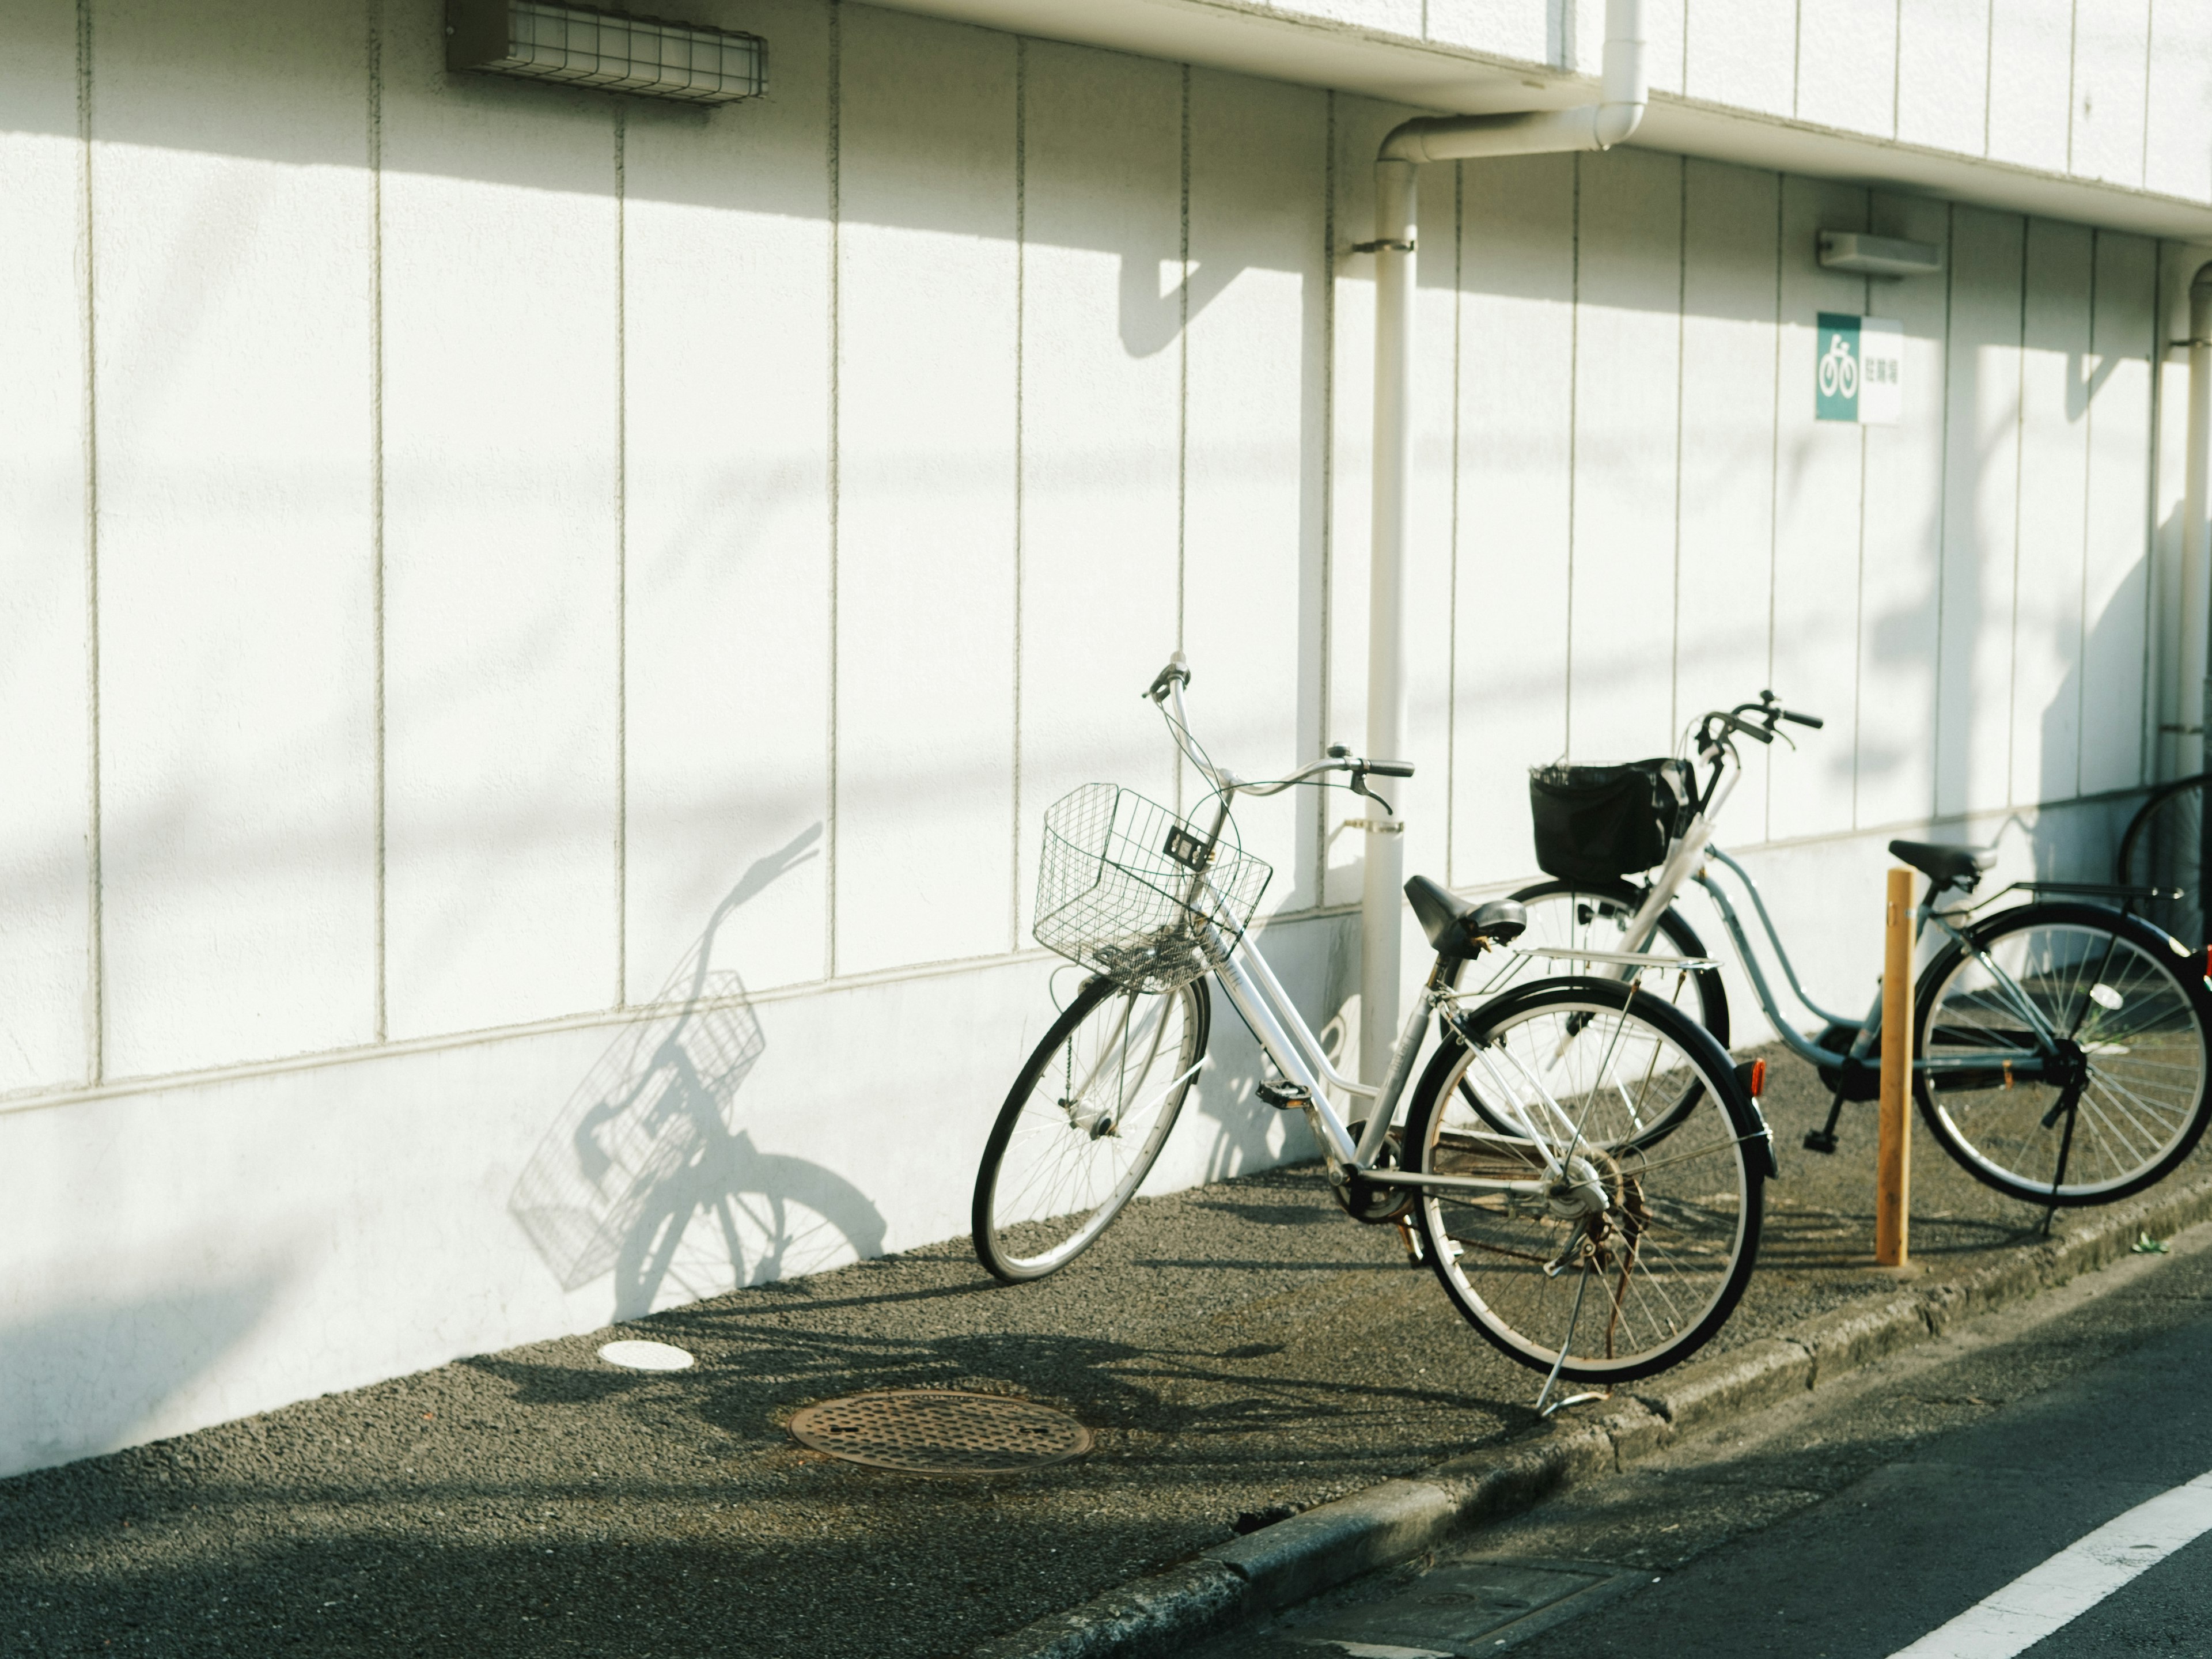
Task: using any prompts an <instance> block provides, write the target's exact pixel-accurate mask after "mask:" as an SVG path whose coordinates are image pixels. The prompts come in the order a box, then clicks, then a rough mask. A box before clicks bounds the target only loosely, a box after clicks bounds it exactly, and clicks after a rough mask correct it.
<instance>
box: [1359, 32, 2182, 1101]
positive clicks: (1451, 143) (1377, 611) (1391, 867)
mask: <svg viewBox="0 0 2212 1659" xmlns="http://www.w3.org/2000/svg"><path fill="white" fill-rule="evenodd" d="M1648 95H1649V89H1648V85H1647V82H1646V81H1645V78H1644V0H1606V9H1605V76H1604V81H1603V84H1602V90H1601V93H1600V95H1599V101H1598V102H1596V103H1595V104H1586V105H1583V106H1582V107H1580V108H1579V109H1567V110H1538V111H1530V112H1525V113H1519V114H1510V115H1444V116H1431V117H1425V118H1422V119H1419V120H1415V121H1408V122H1407V123H1406V124H1405V125H1403V126H1401V127H1399V128H1398V129H1397V130H1396V131H1394V132H1392V133H1391V134H1390V136H1389V137H1387V138H1385V139H1384V140H1383V149H1382V152H1381V154H1380V155H1377V156H1376V161H1375V240H1374V241H1373V242H1371V243H1368V244H1365V245H1364V246H1363V248H1362V249H1361V250H1360V251H1362V252H1371V253H1373V254H1374V255H1375V509H1374V518H1373V528H1372V546H1371V550H1370V572H1369V579H1368V583H1369V585H1368V594H1369V605H1370V609H1369V611H1368V641H1367V752H1368V754H1369V755H1370V756H1372V757H1376V758H1377V759H1383V760H1395V759H1399V758H1401V757H1402V756H1403V754H1404V750H1405V738H1406V662H1405V654H1404V641H1405V634H1406V577H1405V553H1406V513H1407V502H1408V498H1409V496H1410V495H1411V493H1412V483H1413V459H1412V456H1411V454H1410V453H1409V450H1408V445H1407V438H1408V428H1410V427H1411V425H1412V423H1413V398H1412V393H1411V366H1412V363H1413V278H1414V270H1415V267H1414V263H1413V262H1414V258H1415V257H1416V256H1415V252H1414V246H1415V244H1416V242H1417V241H1418V240H1419V236H1418V234H1417V231H1418V228H1417V226H1416V225H1415V223H1414V200H1415V195H1416V191H1415V181H1416V179H1418V177H1419V167H1420V164H1421V163H1422V162H1424V161H1462V160H1466V159H1469V158H1472V157H1475V156H1481V155H1537V154H1541V153H1543V152H1547V151H1554V150H1576V149H1609V148H1611V147H1612V146H1613V145H1614V144H1617V143H1620V142H1621V140H1622V139H1624V138H1626V137H1628V135H1629V134H1630V133H1632V132H1633V131H1636V125H1637V123H1638V122H1639V121H1641V120H1642V119H1643V118H1644V102H1645V100H1646V99H1647V97H1648ZM2191 362H2192V363H2193V362H2195V359H2194V358H2192V359H2191ZM2193 384H2194V382H2192V385H2193ZM2195 407H2196V405H2195V404H2191V409H2192V410H2194V408H2195ZM2192 476H2195V475H2192ZM2199 499H2200V500H2201V497H2200V498H2199ZM1368 822H1369V823H1370V826H1371V827H1370V829H1369V830H1368V832H1367V836H1368V839H1367V859H1366V867H1365V871H1364V878H1363V884H1362V888H1361V904H1360V930H1359V939H1360V990H1359V1006H1360V1019H1359V1070H1360V1076H1361V1079H1362V1080H1364V1081H1365V1082H1367V1083H1370V1084H1376V1085H1380V1084H1381V1083H1382V1082H1383V1079H1384V1078H1385V1077H1386V1076H1387V1075H1388V1074H1389V1068H1390V1057H1391V1054H1392V1050H1393V1048H1394V1047H1395V1044H1396V1042H1397V1039H1398V963H1399V935H1400V916H1401V905H1402V904H1403V899H1402V897H1401V892H1400V889H1401V886H1402V884H1403V883H1404V881H1405V874H1406V868H1405V866H1406V854H1405V837H1404V835H1403V830H1404V828H1405V826H1404V824H1403V823H1402V822H1401V820H1400V819H1398V818H1397V817H1370V819H1369V820H1368Z"/></svg>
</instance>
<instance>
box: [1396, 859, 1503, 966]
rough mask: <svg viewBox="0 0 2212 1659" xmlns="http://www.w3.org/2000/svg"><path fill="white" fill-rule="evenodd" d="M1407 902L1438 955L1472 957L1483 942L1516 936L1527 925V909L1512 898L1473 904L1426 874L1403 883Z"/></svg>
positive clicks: (1498, 941)
mask: <svg viewBox="0 0 2212 1659" xmlns="http://www.w3.org/2000/svg"><path fill="white" fill-rule="evenodd" d="M1406 902H1407V903H1409V904H1411V905H1412V906H1413V915H1414V916H1415V917H1416V918H1417V919H1418V920H1419V922H1420V924H1421V931H1422V932H1423V933H1426V934H1427V935H1428V936H1429V943H1430V945H1432V946H1433V947H1435V950H1436V952H1437V955H1438V956H1445V957H1471V956H1474V954H1475V953H1476V952H1477V951H1480V950H1481V949H1482V947H1483V946H1484V945H1488V944H1492V943H1493V942H1494V943H1498V944H1503V943H1504V941H1505V940H1507V939H1515V938H1517V937H1519V935H1520V933H1521V931H1522V929H1523V928H1525V927H1528V911H1526V910H1525V909H1523V908H1522V907H1521V906H1519V905H1517V904H1516V903H1515V902H1513V901H1512V900H1511V899H1492V900H1491V901H1490V902H1489V903H1487V904H1472V903H1469V902H1468V901H1467V900H1465V899H1463V898H1455V897H1454V896H1452V894H1451V893H1449V891H1447V890H1445V889H1444V888H1443V886H1442V885H1441V884H1438V883H1436V882H1433V881H1431V880H1430V879H1429V878H1427V877H1426V876H1414V877H1413V878H1411V879H1409V880H1408V881H1407V883H1406Z"/></svg>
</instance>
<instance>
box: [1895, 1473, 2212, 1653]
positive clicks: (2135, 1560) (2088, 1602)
mask: <svg viewBox="0 0 2212 1659" xmlns="http://www.w3.org/2000/svg"><path fill="white" fill-rule="evenodd" d="M2208 1532H2212V1470H2207V1471H2206V1472H2205V1473H2204V1474H2200V1475H2198V1476H2197V1479H2195V1480H2191V1482H2189V1483H2188V1485H2186V1486H2176V1487H2174V1488H2173V1489H2172V1491H2170V1492H2160V1494H2159V1495H2158V1496H2157V1497H2155V1498H2152V1499H2151V1500H2150V1501H2149V1502H2148V1503H2147V1504H2136V1506H2135V1508H2133V1509H2131V1510H2129V1511H2128V1512H2127V1513H2126V1514H2125V1515H2123V1516H2116V1517H2115V1518H2113V1519H2112V1520H2110V1521H2107V1522H2106V1523H2105V1524H2104V1525H2103V1526H2101V1527H2100V1528H2097V1530H2096V1531H2094V1532H2093V1533H2091V1534H2089V1535H2088V1536H2087V1537H2086V1538H2077V1539H2075V1541H2074V1542H2072V1543H2070V1544H2069V1545H2068V1546H2067V1547H2065V1548H2064V1549H2063V1550H2061V1551H2059V1552H2058V1553H2057V1554H2056V1555H2054V1556H2052V1557H2051V1559H2049V1560H2048V1561H2045V1563H2044V1564H2043V1565H2041V1566H2039V1567H2032V1568H2030V1569H2029V1570H2028V1571H2026V1572H2024V1573H2022V1574H2021V1576H2020V1577H2017V1578H2015V1579H2014V1580H2013V1581H2012V1583H2009V1584H2007V1585H2006V1586H2005V1587H2004V1588H2003V1589H2001V1590H1999V1591H1997V1592H1996V1594H1995V1595H1991V1596H1990V1597H1989V1598H1988V1599H1987V1600H1985V1601H1981V1602H1979V1603H1978V1604H1977V1605H1976V1606H1973V1607H1968V1608H1967V1609H1966V1612H1964V1613H1960V1615H1959V1616H1958V1617H1957V1618H1956V1619H1954V1620H1952V1621H1951V1622H1950V1623H1949V1624H1948V1625H1945V1626H1942V1627H1940V1628H1939V1629H1936V1630H1932V1631H1929V1632H1928V1634H1927V1635H1925V1636H1923V1637H1922V1638H1920V1639H1919V1640H1918V1641H1917V1642H1915V1643H1914V1644H1912V1645H1911V1647H1909V1648H1899V1650H1897V1651H1896V1652H1895V1653H1893V1654H1892V1655H1891V1656H1890V1659H2011V1656H2013V1655H2014V1654H2015V1653H2021V1652H2024V1651H2026V1650H2027V1649H2029V1648H2032V1647H2033V1646H2034V1645H2035V1644H2037V1643H2038V1642H2040V1641H2041V1640H2042V1639H2043V1638H2045V1637H2046V1636H2048V1635H2050V1634H2051V1632H2053V1631H2055V1630H2057V1629H2058V1628H2059V1627H2060V1626H2063V1625H2066V1624H2069V1623H2071V1622H2072V1621H2073V1620H2076V1619H2078V1618H2080V1617H2081V1615H2082V1614H2083V1613H2087V1612H2088V1610H2089V1609H2090V1608H2091V1607H2095V1606H2096V1605H2097V1603H2098V1602H2100V1601H2103V1600H2104V1599H2105V1598H2106V1596H2108V1595H2111V1594H2112V1592H2113V1591H2114V1590H2117V1589H2120V1588H2122V1587H2123V1586H2124V1585H2125V1584H2127V1583H2130V1581H2131V1580H2133V1579H2134V1578H2135V1577H2136V1574H2138V1573H2140V1572H2142V1571H2146V1570H2147V1569H2148V1568H2151V1567H2154V1566H2156V1565H2158V1564H2159V1563H2160V1562H2161V1561H2163V1560H2165V1559H2166V1557H2167V1556H2169V1555H2171V1554H2172V1553H2174V1551H2176V1550H2178V1549H2179V1548H2181V1547H2183V1546H2184V1545H2186V1544H2189V1543H2191V1542H2193V1541H2195V1540H2197V1538H2199V1537H2201V1536H2202V1535H2203V1534H2205V1533H2208Z"/></svg>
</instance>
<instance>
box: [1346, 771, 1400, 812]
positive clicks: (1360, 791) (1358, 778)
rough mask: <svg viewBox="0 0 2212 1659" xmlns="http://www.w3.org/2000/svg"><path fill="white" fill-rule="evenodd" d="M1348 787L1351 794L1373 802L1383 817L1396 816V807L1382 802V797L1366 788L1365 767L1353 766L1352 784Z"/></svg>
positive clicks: (1387, 802) (1384, 801) (1385, 801)
mask: <svg viewBox="0 0 2212 1659" xmlns="http://www.w3.org/2000/svg"><path fill="white" fill-rule="evenodd" d="M1349 787H1350V788H1351V790H1352V793H1353V794H1355V795H1364V796H1366V797H1367V799H1370V800H1371V801H1373V802H1375V803H1376V805H1378V806H1380V807H1381V808H1382V809H1383V816H1384V817H1393V818H1395V817H1397V816H1398V809H1397V808H1396V807H1395V806H1393V805H1390V803H1389V801H1387V800H1384V799H1383V797H1382V796H1380V795H1378V794H1376V793H1375V792H1374V791H1373V790H1372V789H1370V788H1369V787H1367V769H1366V768H1365V767H1364V766H1355V767H1353V768H1352V782H1351V784H1350V786H1349Z"/></svg>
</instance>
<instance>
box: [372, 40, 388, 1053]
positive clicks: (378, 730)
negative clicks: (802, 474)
mask: <svg viewBox="0 0 2212 1659" xmlns="http://www.w3.org/2000/svg"><path fill="white" fill-rule="evenodd" d="M382 10H383V4H382V0H368V502H369V506H368V537H369V543H368V582H369V596H368V608H369V651H370V654H371V658H372V661H371V663H370V679H371V684H370V692H369V696H370V731H371V737H370V744H371V750H370V764H371V769H372V772H373V777H372V781H371V788H372V792H373V799H372V801H371V805H370V810H371V811H372V813H373V814H374V836H375V848H376V851H375V856H376V869H375V888H376V902H375V917H374V936H375V937H374V956H375V961H374V980H375V984H374V1017H373V1019H372V1022H371V1024H372V1029H373V1030H374V1033H375V1036H376V1041H377V1042H386V1040H388V1039H389V1038H390V1036H391V1035H392V1012H391V990H390V957H389V952H390V926H391V921H390V902H391V901H390V887H389V882H390V872H389V859H390V843H389V801H388V799H387V790H388V787H389V786H388V784H387V781H386V771H387V770H388V768H389V754H388V743H387V738H386V731H385V696H386V685H385V679H386V653H385V638H384V603H385V592H384V590H385V569H384V555H385V548H384V530H385V525H384V35H383V27H382V16H381V13H382Z"/></svg>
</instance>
